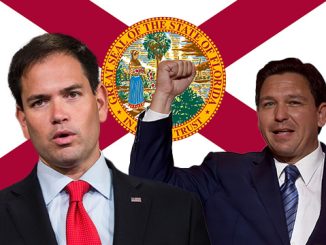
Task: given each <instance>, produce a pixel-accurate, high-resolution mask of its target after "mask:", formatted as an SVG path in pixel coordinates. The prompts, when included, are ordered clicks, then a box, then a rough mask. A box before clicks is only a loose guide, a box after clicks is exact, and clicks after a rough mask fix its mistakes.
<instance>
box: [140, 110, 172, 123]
mask: <svg viewBox="0 0 326 245" xmlns="http://www.w3.org/2000/svg"><path fill="white" fill-rule="evenodd" d="M169 115H170V114H164V113H159V112H156V111H153V110H151V109H148V110H146V111H145V115H144V117H143V121H144V122H153V121H158V120H161V119H164V118H167V117H169Z"/></svg>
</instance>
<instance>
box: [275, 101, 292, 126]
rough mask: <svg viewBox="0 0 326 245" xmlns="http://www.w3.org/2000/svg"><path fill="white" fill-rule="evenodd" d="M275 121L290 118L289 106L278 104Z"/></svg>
mask: <svg viewBox="0 0 326 245" xmlns="http://www.w3.org/2000/svg"><path fill="white" fill-rule="evenodd" d="M274 116H275V121H277V122H283V121H285V120H287V119H288V118H289V114H288V108H287V106H286V105H280V104H279V105H277V106H276V107H275V111H274Z"/></svg>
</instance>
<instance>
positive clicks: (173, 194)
mask: <svg viewBox="0 0 326 245" xmlns="http://www.w3.org/2000/svg"><path fill="white" fill-rule="evenodd" d="M113 178H114V180H113V181H114V182H115V183H116V188H117V189H119V190H122V189H121V188H123V189H124V190H126V189H128V192H129V193H133V194H137V195H139V196H143V197H148V198H150V199H151V200H152V201H153V202H154V203H156V204H158V203H159V205H163V206H165V205H167V206H169V205H170V207H171V208H172V207H173V206H174V207H177V206H178V205H180V207H182V205H186V203H188V204H189V205H191V203H193V202H199V199H198V197H197V196H196V194H194V193H191V192H188V191H185V190H182V189H180V188H178V187H175V186H172V185H169V184H166V183H162V182H158V181H154V180H148V179H143V178H139V177H135V176H130V175H126V174H124V173H122V172H120V171H118V170H116V169H115V170H114V171H113Z"/></svg>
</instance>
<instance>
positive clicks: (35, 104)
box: [31, 99, 46, 108]
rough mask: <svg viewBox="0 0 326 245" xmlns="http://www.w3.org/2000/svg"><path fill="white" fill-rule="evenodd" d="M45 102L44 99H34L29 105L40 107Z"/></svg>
mask: <svg viewBox="0 0 326 245" xmlns="http://www.w3.org/2000/svg"><path fill="white" fill-rule="evenodd" d="M45 102H46V101H45V100H44V99H39V100H36V101H34V102H33V103H32V104H31V107H32V108H37V107H42V106H43V105H44V104H45Z"/></svg>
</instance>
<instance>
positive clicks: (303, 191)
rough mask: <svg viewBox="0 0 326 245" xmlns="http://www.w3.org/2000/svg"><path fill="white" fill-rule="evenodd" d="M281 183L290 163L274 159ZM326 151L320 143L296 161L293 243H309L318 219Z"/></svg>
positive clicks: (151, 117)
mask: <svg viewBox="0 0 326 245" xmlns="http://www.w3.org/2000/svg"><path fill="white" fill-rule="evenodd" d="M168 116H169V114H163V113H158V112H155V111H152V110H151V109H148V110H147V111H146V112H145V115H144V118H143V121H147V122H150V121H156V120H160V119H163V118H167V117H168ZM274 161H275V165H276V170H277V176H278V178H279V184H280V186H282V184H283V183H284V180H285V174H284V172H283V170H284V168H285V167H286V166H287V165H288V164H286V163H280V162H278V161H277V160H276V159H274ZM324 161H325V153H324V152H323V150H322V148H321V146H320V144H319V146H318V148H317V149H316V150H315V151H313V152H312V153H310V154H309V155H307V156H306V157H304V158H303V159H301V160H300V161H298V162H297V163H295V165H296V166H297V168H298V169H299V171H300V177H299V178H298V179H297V181H296V183H295V185H296V187H297V190H298V195H299V201H298V210H297V215H296V220H295V223H294V228H293V233H292V237H291V245H304V244H306V243H307V241H308V239H309V237H310V235H311V233H312V231H313V229H314V227H315V225H316V222H317V220H318V217H319V214H320V209H321V189H322V180H323V170H324Z"/></svg>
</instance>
